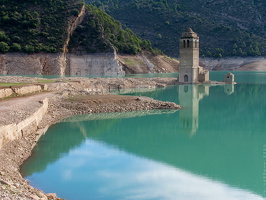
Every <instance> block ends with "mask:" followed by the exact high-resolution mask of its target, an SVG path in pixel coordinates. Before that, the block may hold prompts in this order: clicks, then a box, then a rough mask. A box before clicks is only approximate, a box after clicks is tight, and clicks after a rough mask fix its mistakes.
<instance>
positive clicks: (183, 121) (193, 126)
mask: <svg viewBox="0 0 266 200" xmlns="http://www.w3.org/2000/svg"><path fill="white" fill-rule="evenodd" d="M210 87H212V85H202V84H190V85H179V86H178V100H179V105H181V106H182V109H181V110H179V128H180V130H182V132H183V133H184V134H188V135H191V136H192V135H194V134H195V133H196V132H197V130H198V128H199V109H200V108H199V102H200V100H202V99H203V98H204V97H207V96H209V94H210ZM213 87H214V86H213ZM234 87H235V86H234V84H226V85H224V92H225V93H226V94H228V95H231V94H233V93H234Z"/></svg>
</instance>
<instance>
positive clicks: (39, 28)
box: [0, 0, 84, 53]
mask: <svg viewBox="0 0 266 200" xmlns="http://www.w3.org/2000/svg"><path fill="white" fill-rule="evenodd" d="M83 5H84V3H83V1H79V0H65V1H61V0H24V1H19V0H12V1H7V0H1V11H0V52H1V53H6V52H16V51H17V52H27V53H33V52H35V53H37V52H41V51H43V52H51V53H54V52H62V51H64V49H63V48H64V46H65V44H66V41H67V37H68V34H69V32H68V31H69V30H68V27H70V25H71V24H70V23H71V21H73V19H75V18H76V17H77V16H78V14H79V13H80V11H81V9H82V7H83Z"/></svg>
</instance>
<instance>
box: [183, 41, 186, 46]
mask: <svg viewBox="0 0 266 200" xmlns="http://www.w3.org/2000/svg"><path fill="white" fill-rule="evenodd" d="M183 48H186V41H185V40H183Z"/></svg>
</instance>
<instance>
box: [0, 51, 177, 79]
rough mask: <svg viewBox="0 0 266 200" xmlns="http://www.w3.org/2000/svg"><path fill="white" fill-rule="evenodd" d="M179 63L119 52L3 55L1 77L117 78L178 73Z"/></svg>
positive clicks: (168, 59)
mask: <svg viewBox="0 0 266 200" xmlns="http://www.w3.org/2000/svg"><path fill="white" fill-rule="evenodd" d="M178 65H179V62H178V61H177V60H176V59H173V58H170V57H168V56H165V55H158V56H153V55H149V54H143V55H117V54H116V52H115V51H114V52H110V53H94V54H81V55H79V54H74V53H69V54H65V53H38V54H26V53H7V54H0V74H1V75H60V76H64V75H70V76H93V75H100V76H117V75H122V76H123V75H125V73H127V74H140V73H173V72H177V69H178Z"/></svg>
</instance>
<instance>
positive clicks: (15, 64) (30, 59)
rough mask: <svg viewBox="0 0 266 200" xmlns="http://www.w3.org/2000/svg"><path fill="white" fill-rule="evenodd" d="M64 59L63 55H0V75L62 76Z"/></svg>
mask: <svg viewBox="0 0 266 200" xmlns="http://www.w3.org/2000/svg"><path fill="white" fill-rule="evenodd" d="M65 68H66V58H65V55H64V54H63V53H55V54H51V53H39V54H30V55H29V54H25V53H7V54H0V74H2V75H25V74H27V75H50V74H57V75H64V73H65Z"/></svg>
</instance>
